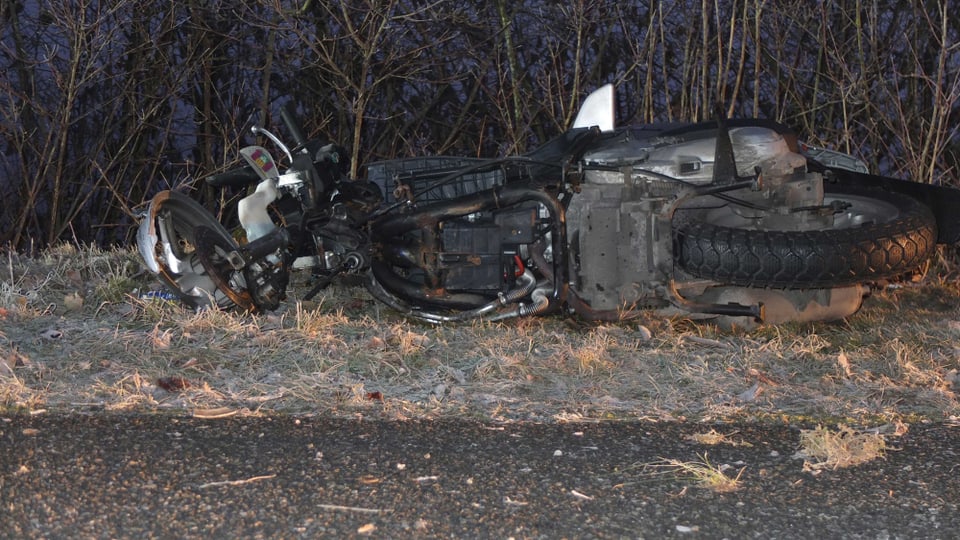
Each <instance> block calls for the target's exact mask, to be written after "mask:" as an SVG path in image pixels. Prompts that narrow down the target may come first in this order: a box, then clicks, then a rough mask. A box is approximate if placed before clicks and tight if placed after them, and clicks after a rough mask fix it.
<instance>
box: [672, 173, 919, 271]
mask: <svg viewBox="0 0 960 540" xmlns="http://www.w3.org/2000/svg"><path fill="white" fill-rule="evenodd" d="M831 203H833V204H837V205H838V207H839V206H842V205H847V206H846V208H845V209H844V210H843V211H842V212H841V213H839V214H837V215H835V216H834V220H833V225H832V226H830V227H827V228H817V229H814V230H773V229H767V228H757V227H754V226H751V224H750V223H749V221H748V220H746V219H744V218H742V217H740V215H739V214H738V213H737V212H735V211H734V209H733V208H732V207H729V206H728V207H726V208H725V209H724V208H721V209H715V210H712V211H710V212H707V213H705V214H704V216H703V218H702V219H700V220H694V221H692V222H690V223H687V224H684V225H681V226H679V227H678V228H677V231H676V233H675V236H674V239H675V242H674V260H675V262H676V263H677V265H678V266H680V267H681V268H683V269H684V270H686V271H687V272H689V273H690V274H693V275H694V276H697V277H702V278H707V279H712V280H715V281H718V282H722V283H729V284H734V285H745V286H758V287H778V288H811V287H833V286H839V285H849V284H854V283H859V282H864V281H873V280H877V279H883V278H889V277H893V276H896V275H899V274H903V273H906V272H909V271H912V270H914V269H916V268H917V267H919V266H920V265H921V264H923V263H924V262H925V261H926V260H927V258H928V257H929V256H930V255H931V253H932V252H933V249H934V247H935V245H936V238H937V233H936V220H935V219H934V217H933V214H932V213H931V211H930V209H929V208H928V207H927V206H926V205H924V204H922V203H920V202H919V201H917V200H915V199H913V198H911V197H908V196H906V195H902V194H899V193H893V192H889V191H882V190H876V189H866V188H862V187H852V186H835V185H831V186H825V195H824V205H830V204H831ZM798 220H799V217H798ZM798 223H799V221H798ZM797 228H800V227H799V226H798V227H797Z"/></svg>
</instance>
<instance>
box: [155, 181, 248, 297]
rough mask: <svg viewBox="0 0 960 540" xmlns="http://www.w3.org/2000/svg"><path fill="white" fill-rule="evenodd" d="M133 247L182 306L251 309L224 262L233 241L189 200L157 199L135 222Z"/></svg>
mask: <svg viewBox="0 0 960 540" xmlns="http://www.w3.org/2000/svg"><path fill="white" fill-rule="evenodd" d="M137 247H138V248H139V250H140V255H141V256H142V257H143V260H144V262H145V263H146V264H147V267H148V268H149V269H150V271H151V272H153V273H154V274H156V275H157V277H159V278H160V279H161V280H162V281H163V282H164V283H166V284H167V286H169V288H170V290H171V291H173V293H175V294H176V295H177V296H178V297H179V298H180V300H182V301H183V302H184V303H185V304H187V305H189V306H191V307H193V308H205V307H212V306H217V307H219V308H221V309H229V308H234V307H239V308H241V309H247V310H250V309H253V307H254V304H253V299H252V298H251V296H250V293H249V292H248V291H247V290H246V287H245V283H244V282H243V276H242V275H241V274H240V273H239V272H236V271H234V270H233V268H232V267H231V266H230V264H229V262H228V261H227V259H226V255H227V254H228V253H230V252H231V251H233V250H235V249H236V248H237V243H236V241H235V240H234V239H233V237H231V236H230V233H228V232H227V230H226V229H224V228H223V225H221V224H220V223H219V222H218V221H217V220H216V219H214V218H213V216H211V215H210V214H209V213H208V212H207V211H206V209H205V208H203V206H201V205H200V204H199V203H198V202H196V201H194V200H193V199H191V198H190V197H187V196H186V195H183V194H181V193H177V192H175V191H163V192H160V193H158V194H157V195H156V196H155V197H154V198H153V200H152V201H151V202H150V208H149V209H148V210H147V215H146V216H145V217H144V219H143V221H141V222H140V228H139V229H138V231H137Z"/></svg>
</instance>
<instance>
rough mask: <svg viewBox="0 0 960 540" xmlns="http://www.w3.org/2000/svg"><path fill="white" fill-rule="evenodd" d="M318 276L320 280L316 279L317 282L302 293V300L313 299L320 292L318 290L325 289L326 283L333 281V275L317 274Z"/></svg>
mask: <svg viewBox="0 0 960 540" xmlns="http://www.w3.org/2000/svg"><path fill="white" fill-rule="evenodd" d="M318 277H319V278H320V280H319V281H317V283H316V284H315V285H314V286H313V288H312V289H310V292H308V293H307V294H306V295H304V297H303V300H305V301H307V302H309V301H310V300H313V297H314V296H316V295H317V294H318V293H320V291H322V290H324V289H326V288H327V285H330V283H331V282H332V281H333V276H318Z"/></svg>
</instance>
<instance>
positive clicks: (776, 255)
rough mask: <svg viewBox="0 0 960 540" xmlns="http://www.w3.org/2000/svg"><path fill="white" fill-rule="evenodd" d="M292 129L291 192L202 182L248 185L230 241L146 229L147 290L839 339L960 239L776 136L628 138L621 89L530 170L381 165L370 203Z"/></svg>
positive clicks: (264, 302)
mask: <svg viewBox="0 0 960 540" xmlns="http://www.w3.org/2000/svg"><path fill="white" fill-rule="evenodd" d="M282 116H283V119H284V123H285V124H286V126H287V128H288V130H289V131H290V133H291V135H292V137H293V139H294V141H295V143H296V144H295V146H294V147H293V148H289V147H288V146H287V145H285V144H284V143H283V142H282V141H281V140H280V139H279V138H278V137H277V136H275V135H274V134H272V133H270V132H268V131H266V130H264V129H262V128H254V131H255V132H256V133H260V134H262V135H264V136H266V137H267V138H269V139H270V140H271V141H273V143H274V144H275V145H276V146H277V147H278V148H279V149H280V150H281V151H282V152H283V154H284V155H285V157H286V161H287V163H288V165H287V168H286V170H285V172H284V173H283V174H281V173H280V170H279V167H278V164H277V163H276V161H275V160H274V159H273V157H272V156H271V154H270V153H269V152H268V151H267V150H266V149H265V148H262V147H259V146H253V147H247V148H244V149H242V150H241V154H242V155H243V157H244V159H245V160H246V162H247V163H248V166H247V167H246V168H243V169H238V170H235V171H228V172H226V173H221V174H219V175H214V176H211V177H208V178H207V182H208V184H210V185H212V186H218V187H224V186H251V187H252V186H254V185H255V190H253V192H252V193H251V194H250V195H248V196H246V197H244V198H243V199H242V200H240V201H239V204H238V207H237V214H238V217H239V227H237V228H236V231H235V232H234V233H231V232H230V231H228V230H227V228H226V227H224V226H223V225H222V224H221V223H219V222H218V221H217V220H216V219H214V217H213V216H212V215H211V214H210V213H209V212H207V211H206V210H205V209H204V208H203V207H202V206H201V205H200V204H198V203H197V202H195V201H194V200H193V199H191V198H189V197H188V196H186V195H183V194H181V193H179V192H176V191H164V192H161V193H159V194H157V195H156V196H155V197H154V198H153V200H152V201H151V202H150V204H149V208H148V209H147V211H146V212H145V214H144V217H143V219H142V221H141V223H140V226H139V230H138V235H137V243H138V246H139V250H140V253H141V255H142V257H143V259H144V261H145V263H146V265H147V268H148V269H149V270H150V271H151V272H153V273H154V274H156V275H157V276H158V277H159V278H160V279H161V280H162V281H163V282H164V283H166V285H167V286H169V288H170V289H171V290H172V291H173V292H174V293H175V294H176V295H177V296H178V297H179V298H180V299H181V300H183V301H184V302H185V303H187V304H189V305H190V306H192V307H195V308H202V307H206V306H218V307H220V308H240V309H244V310H250V311H262V310H272V309H275V308H277V307H278V306H279V304H280V302H281V301H282V300H283V299H284V298H285V290H286V287H287V284H288V281H289V277H290V273H291V271H293V270H295V269H309V270H310V271H312V272H313V274H314V275H315V276H316V278H317V281H318V283H317V285H316V286H315V287H314V289H313V290H311V291H310V292H309V293H308V294H307V295H306V297H312V296H313V295H315V294H317V292H318V291H319V290H320V289H321V288H322V287H323V286H325V285H326V284H328V283H329V282H330V281H331V280H332V279H334V278H335V277H336V276H338V275H342V274H349V273H354V274H362V275H364V276H365V277H366V280H365V281H366V285H367V289H368V290H369V292H370V293H371V295H372V296H373V297H374V298H376V299H377V300H379V301H380V302H383V303H384V304H386V305H387V306H389V307H391V308H393V309H395V310H397V311H399V312H401V313H402V314H404V315H405V316H407V317H411V318H415V319H420V320H425V321H429V322H432V323H443V322H454V321H467V320H472V319H486V320H501V319H506V318H510V317H522V316H532V315H539V314H545V313H550V312H558V311H562V312H568V313H569V312H572V313H576V314H578V315H579V316H581V317H584V318H586V319H592V320H622V319H627V318H632V317H636V316H638V315H640V314H642V313H648V312H650V311H651V310H659V311H662V312H664V313H685V314H690V315H702V316H711V317H723V318H725V320H727V321H729V322H732V323H743V324H750V323H754V322H761V321H762V322H768V323H780V322H785V321H812V320H830V319H838V318H842V317H846V316H848V315H850V314H852V313H854V312H856V311H857V310H858V309H859V307H860V305H861V303H862V301H863V298H864V296H865V295H866V294H867V293H868V292H869V284H871V283H877V282H879V281H882V280H886V279H890V278H894V277H896V276H900V275H903V274H906V273H909V272H911V271H914V270H915V269H917V268H918V267H920V266H921V265H922V264H924V263H925V261H926V260H927V259H928V258H929V257H930V255H931V253H932V252H933V250H934V249H935V246H936V244H937V243H938V242H939V243H954V242H956V241H957V240H958V239H960V227H958V226H957V224H956V223H955V221H956V220H955V219H954V218H953V217H952V215H951V208H956V207H958V206H957V204H958V203H960V198H958V192H957V191H956V190H952V189H949V188H945V187H940V186H930V185H921V184H916V183H913V182H908V181H903V180H897V179H893V178H887V177H880V176H875V175H870V174H868V173H867V172H866V167H865V166H864V165H863V164H862V163H861V162H859V161H858V160H856V159H854V158H852V157H851V156H849V155H846V154H841V153H838V152H833V151H830V150H826V149H820V148H813V147H809V146H806V145H803V144H801V143H798V142H797V140H796V137H795V136H794V134H793V133H791V132H790V130H789V129H787V128H786V127H784V126H783V125H781V124H778V123H775V122H771V121H766V120H746V119H737V120H734V119H730V120H726V119H720V120H718V121H716V122H705V123H692V124H664V125H645V126H639V127H634V128H617V127H616V126H615V121H614V91H613V87H612V86H610V85H607V86H604V87H602V88H600V89H599V90H597V91H595V92H594V93H592V94H591V95H590V96H588V97H587V99H586V100H585V101H584V103H583V106H582V108H581V111H580V113H579V115H578V117H577V119H576V121H575V123H574V126H573V127H572V128H571V129H570V130H569V131H567V132H566V133H564V134H562V135H560V136H559V137H557V138H556V139H553V140H551V141H549V142H547V143H546V144H544V145H543V146H541V147H539V148H537V149H536V150H534V151H532V152H530V153H527V154H524V155H519V156H510V157H504V158H497V159H477V158H462V157H450V156H431V157H415V158H407V159H396V160H390V161H382V162H376V163H372V164H369V165H367V167H366V179H365V180H363V181H360V180H353V179H349V178H347V177H346V171H347V169H348V167H347V166H346V163H345V161H346V159H345V157H344V155H345V154H344V152H343V151H342V149H340V148H339V147H336V146H333V145H325V146H324V145H321V144H320V143H318V142H316V141H308V140H307V139H306V138H305V137H304V136H303V134H302V132H301V129H300V128H299V126H298V125H297V122H296V120H295V118H294V117H293V115H292V114H291V113H290V112H289V111H288V110H284V111H283V114H282ZM237 233H239V234H237Z"/></svg>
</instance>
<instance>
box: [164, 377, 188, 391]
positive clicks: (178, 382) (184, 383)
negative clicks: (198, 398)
mask: <svg viewBox="0 0 960 540" xmlns="http://www.w3.org/2000/svg"><path fill="white" fill-rule="evenodd" d="M157 386H159V387H160V388H163V389H164V390H166V391H167V392H182V391H183V390H186V389H187V388H190V381H188V380H186V379H184V378H183V377H176V376H174V377H160V378H159V379H157Z"/></svg>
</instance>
